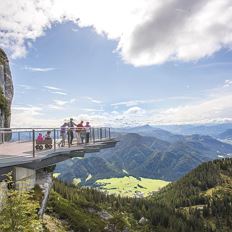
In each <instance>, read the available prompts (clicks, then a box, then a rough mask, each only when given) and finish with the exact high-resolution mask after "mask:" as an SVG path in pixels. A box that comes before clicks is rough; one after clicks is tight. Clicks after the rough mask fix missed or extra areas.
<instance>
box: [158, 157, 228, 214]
mask: <svg viewBox="0 0 232 232" xmlns="http://www.w3.org/2000/svg"><path fill="white" fill-rule="evenodd" d="M227 194H229V195H230V196H231V197H232V159H231V158H227V159H221V160H214V161H210V162H207V163H203V164H201V165H200V166H198V167H197V168H196V169H194V170H193V171H191V172H190V173H188V174H187V175H185V176H184V177H183V178H181V179H180V180H178V181H176V182H173V183H171V184H169V185H168V186H167V187H165V188H163V189H162V190H161V191H160V192H159V193H157V194H156V195H155V196H154V199H155V201H159V203H163V204H165V205H171V206H175V207H185V206H193V205H198V204H206V203H208V201H209V200H210V199H211V198H213V197H216V196H217V198H218V199H220V198H223V197H224V196H226V195H227ZM231 200H232V198H231ZM231 210H232V207H231Z"/></svg>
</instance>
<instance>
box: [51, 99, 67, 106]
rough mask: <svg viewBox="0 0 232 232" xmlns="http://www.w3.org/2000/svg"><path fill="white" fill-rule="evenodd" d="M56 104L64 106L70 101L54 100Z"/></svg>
mask: <svg viewBox="0 0 232 232" xmlns="http://www.w3.org/2000/svg"><path fill="white" fill-rule="evenodd" d="M53 101H54V102H55V104H56V105H58V106H64V105H66V104H67V103H68V101H62V100H53Z"/></svg>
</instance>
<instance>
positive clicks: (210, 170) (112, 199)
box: [47, 159, 232, 232]
mask: <svg viewBox="0 0 232 232" xmlns="http://www.w3.org/2000/svg"><path fill="white" fill-rule="evenodd" d="M231 203H232V159H222V160H215V161H210V162H208V163H204V164H201V165H200V166H198V167H197V168H196V169H194V170H193V171H191V172H190V173H188V174H187V175H185V176H184V177H183V178H181V179H180V180H179V181H177V182H175V183H171V184H169V185H168V186H167V187H165V188H163V189H162V190H161V191H160V192H158V193H156V194H155V195H153V196H151V197H149V198H144V199H136V198H123V197H117V196H115V195H106V194H105V193H103V192H99V191H97V190H94V189H88V188H77V187H74V186H72V185H65V184H63V183H61V182H59V181H55V184H54V191H53V193H52V194H51V196H50V200H49V207H48V209H49V210H48V212H47V213H49V214H51V215H54V213H55V215H56V217H57V216H58V217H59V218H61V219H65V220H66V221H67V222H68V223H69V227H70V230H71V229H73V230H74V231H82V232H85V231H106V232H114V231H115V232H116V231H117V232H125V231H128V232H135V231H137V232H152V231H156V232H182V231H189V232H203V231H204V232H230V231H232V218H231V215H232V204H231Z"/></svg>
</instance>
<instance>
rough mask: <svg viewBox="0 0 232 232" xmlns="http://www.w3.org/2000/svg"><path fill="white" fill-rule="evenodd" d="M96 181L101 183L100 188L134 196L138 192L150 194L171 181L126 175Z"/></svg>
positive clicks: (112, 192)
mask: <svg viewBox="0 0 232 232" xmlns="http://www.w3.org/2000/svg"><path fill="white" fill-rule="evenodd" d="M96 183H97V184H100V185H101V186H100V187H99V189H101V190H106V191H107V192H108V193H110V194H120V195H121V196H129V197H132V196H134V195H135V194H136V193H138V192H140V193H142V194H143V196H148V195H149V194H151V193H152V192H155V191H158V190H159V189H160V188H162V187H164V186H166V185H167V184H168V183H169V182H167V181H163V180H155V179H148V178H139V179H138V178H135V177H132V176H129V177H128V176H125V177H122V178H110V179H101V180H97V181H96Z"/></svg>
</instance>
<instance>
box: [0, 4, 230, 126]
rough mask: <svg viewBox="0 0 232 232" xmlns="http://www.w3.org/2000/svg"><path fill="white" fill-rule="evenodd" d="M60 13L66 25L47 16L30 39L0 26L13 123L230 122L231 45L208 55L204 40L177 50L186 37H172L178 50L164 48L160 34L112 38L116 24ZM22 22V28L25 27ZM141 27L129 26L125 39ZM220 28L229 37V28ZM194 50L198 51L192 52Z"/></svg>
mask: <svg viewBox="0 0 232 232" xmlns="http://www.w3.org/2000/svg"><path fill="white" fill-rule="evenodd" d="M9 2H10V1H9ZM128 2H130V1H128ZM141 2H142V1H141ZM145 2H146V1H145ZM42 3H43V1H41V4H42ZM115 4H116V3H115ZM147 5H148V3H147V2H146V5H145V6H147ZM183 5H184V4H183ZM41 7H42V6H41ZM168 7H170V6H168V5H167V8H168ZM183 7H186V6H183ZM191 7H193V9H194V7H196V6H191ZM198 7H203V6H198ZM26 9H27V8H26ZM28 9H29V10H30V11H29V10H24V12H23V15H26V14H28V15H29V16H30V15H31V14H30V12H32V9H33V5H30V6H28ZM83 9H85V8H83ZM128 9H131V8H130V7H129V8H128ZM178 9H179V8H178ZM83 11H84V10H83ZM109 11H110V9H109ZM177 12H179V11H177ZM215 12H216V10H215ZM90 13H91V12H88V11H87V12H86V15H87V16H88V15H89V14H90ZM126 13H127V12H126V11H125V12H124V14H125V15H126ZM218 13H220V12H218ZM12 14H13V13H12ZM33 14H34V13H33ZM67 15H68V16H69V18H68V20H64V21H62V20H61V21H60V22H57V21H56V22H54V21H52V19H49V20H50V21H49V22H50V23H48V22H47V24H45V26H44V25H42V26H41V30H42V31H39V29H38V28H39V23H38V28H31V27H30V29H28V31H26V32H27V33H28V35H30V36H31V34H32V32H34V33H33V36H34V37H33V38H30V36H29V37H27V36H25V37H24V34H25V33H24V34H23V32H24V31H23V30H24V29H20V28H18V29H17V28H15V25H14V24H13V22H12V25H13V26H12V25H11V27H12V28H13V29H12V28H11V30H19V31H20V30H21V31H20V32H21V33H22V36H21V37H20V39H21V40H22V41H18V40H20V39H19V38H14V39H12V35H9V31H10V30H9V28H8V31H7V30H6V29H5V28H4V30H6V31H5V38H6V39H5V41H4V42H2V44H1V43H0V45H1V46H2V47H4V49H5V50H6V52H7V53H8V55H9V57H10V66H11V71H12V76H13V80H14V87H15V96H14V101H13V110H12V125H13V126H49V125H52V126H53V125H54V126H59V125H60V124H61V123H62V122H63V121H64V119H68V118H69V117H74V118H75V119H76V120H77V121H78V120H80V119H83V120H89V121H91V122H92V124H94V125H111V126H126V125H138V124H146V123H149V124H176V123H178V124H182V123H210V122H225V121H231V119H232V118H231V113H232V107H231V106H232V105H231V100H232V93H231V90H232V76H231V74H232V52H231V50H230V46H231V44H232V43H229V42H228V43H227V44H225V42H223V41H220V40H219V41H218V42H217V43H216V42H215V44H212V46H211V47H210V49H211V50H210V49H209V48H208V47H207V44H209V43H210V40H211V39H212V37H211V36H210V35H208V41H209V42H208V43H206V44H201V41H194V40H193V41H192V42H191V44H190V45H189V47H185V43H186V41H189V37H186V41H181V42H179V40H180V39H181V38H182V37H181V38H180V37H179V36H180V35H179V34H178V33H177V34H175V33H176V32H173V33H174V35H175V38H176V40H175V41H178V43H177V42H175V41H174V42H173V43H174V44H176V46H177V48H178V49H179V50H178V49H177V48H176V46H175V47H172V43H171V39H169V40H168V41H166V42H165V46H164V45H163V44H162V43H163V41H162V38H163V37H162V38H159V40H161V41H158V39H157V38H156V37H155V38H154V39H153V40H152V42H150V41H149V40H148V39H147V37H149V36H153V35H152V34H151V35H149V33H148V35H147V36H146V37H144V38H143V37H142V35H141V34H139V35H138V36H136V37H134V38H133V37H129V35H128V36H125V37H123V36H122V37H120V36H118V35H115V34H117V33H119V32H118V29H117V28H120V27H121V26H122V24H120V23H121V22H119V25H118V27H116V26H117V25H116V26H115V25H114V23H115V21H114V20H113V19H112V27H113V26H115V28H116V29H115V31H114V30H113V29H112V31H111V28H110V27H109V28H108V26H106V25H104V24H103V26H102V25H101V26H99V25H97V24H96V25H95V24H94V23H90V22H88V21H87V20H86V19H85V15H84V16H83V21H81V20H82V18H81V17H80V19H79V15H78V20H77V21H75V20H74V19H73V18H71V17H73V16H71V13H69V14H67ZM80 15H81V14H80ZM128 15H129V13H128ZM205 15H207V12H206V13H205ZM39 16H40V15H39ZM68 16H67V17H68ZM0 17H1V16H0ZM96 17H97V16H96ZM133 17H134V16H133ZM151 17H152V15H151ZM178 17H179V16H178ZM193 17H196V16H195V15H193ZM16 18H17V17H16ZM19 18H20V17H19ZM20 19H21V18H20ZM177 19H178V20H179V18H177ZM8 20H14V17H13V19H10V18H9V19H8ZM15 20H16V19H15ZM17 20H19V19H18V18H17ZM24 20H25V19H24V18H23V19H22V25H24V24H25V25H27V26H28V25H30V22H27V21H25V22H24ZM56 20H57V19H56ZM85 20H86V21H85ZM138 20H141V19H140V17H138ZM165 20H166V21H165V22H166V24H167V25H169V24H170V23H169V22H168V21H167V19H165ZM183 20H185V19H183ZM96 21H98V20H96ZM128 21H130V19H128ZM125 22H127V21H125ZM141 22H143V21H141ZM143 23H144V25H145V26H144V28H145V29H146V30H147V27H148V26H149V31H150V30H151V29H152V30H154V31H156V35H159V33H161V35H162V36H165V34H164V32H163V31H162V30H161V29H159V28H155V26H156V24H154V25H153V24H152V25H150V24H149V22H146V20H145V21H144V22H143ZM109 26H110V25H109ZM9 27H10V26H9ZM28 27H29V26H28ZM140 27H141V26H140ZM151 27H152V28H151ZM153 27H154V28H153ZM0 28H1V25H0ZM22 28H25V27H22ZM99 28H100V29H99ZM144 28H142V29H141V28H137V27H136V26H134V31H133V33H132V35H133V36H134V35H136V33H138V31H139V30H140V31H141V30H142V31H144V30H145V29H144ZM126 29H127V28H126ZM159 30H160V31H161V32H159ZM167 30H168V29H167ZM224 30H225V32H227V33H228V35H232V32H231V30H228V29H227V28H226V29H224ZM36 33H37V34H36ZM202 33H203V32H202ZM125 34H126V33H125ZM185 34H187V32H185ZM195 34H196V35H198V34H197V33H195ZM205 34H207V33H205ZM193 35H194V31H193ZM130 36H131V35H130ZM184 36H185V35H184ZM140 37H141V38H140ZM157 37H159V36H157ZM196 37H197V36H196ZM136 39H137V40H139V41H135V40H136ZM156 39H157V41H156V42H154V41H155V40H156ZM165 39H166V37H165ZM165 39H164V40H165ZM128 41H129V42H128ZM134 41H135V42H134ZM214 41H216V39H214ZM149 43H151V44H150V45H149V46H148V44H149ZM222 43H224V44H225V45H223V46H222V45H221V44H222ZM183 44H184V45H183ZM216 45H217V46H216ZM219 45H220V46H221V47H220V46H219ZM129 46H130V47H129ZM128 47H129V48H128ZM194 47H197V48H198V49H199V50H198V51H196V52H195V50H196V49H195V50H192V49H193V48H194ZM161 48H162V49H163V50H162V49H161ZM166 48H167V49H166ZM168 49H169V51H168V55H164V54H166V53H167V50H168ZM173 51H175V52H173ZM174 54H175V55H174Z"/></svg>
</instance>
